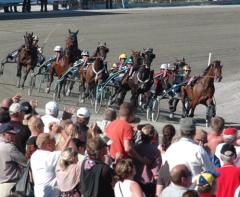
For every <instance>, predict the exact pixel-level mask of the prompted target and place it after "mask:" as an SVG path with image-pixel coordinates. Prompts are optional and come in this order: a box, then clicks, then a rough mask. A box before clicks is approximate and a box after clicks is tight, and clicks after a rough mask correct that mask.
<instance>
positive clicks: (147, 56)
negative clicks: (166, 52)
mask: <svg viewBox="0 0 240 197" xmlns="http://www.w3.org/2000/svg"><path fill="white" fill-rule="evenodd" d="M142 57H143V63H144V64H146V65H148V66H150V65H151V63H152V61H153V59H154V58H155V57H156V55H155V54H154V53H153V49H152V48H148V49H146V50H145V49H143V52H142Z"/></svg>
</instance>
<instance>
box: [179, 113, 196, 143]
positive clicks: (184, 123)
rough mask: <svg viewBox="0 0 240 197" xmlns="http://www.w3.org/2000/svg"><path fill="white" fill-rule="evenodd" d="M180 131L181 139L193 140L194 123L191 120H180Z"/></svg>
mask: <svg viewBox="0 0 240 197" xmlns="http://www.w3.org/2000/svg"><path fill="white" fill-rule="evenodd" d="M180 131H181V136H182V137H187V138H193V136H194V135H195V133H196V121H195V120H194V119H193V118H189V117H187V118H182V119H181V120H180Z"/></svg>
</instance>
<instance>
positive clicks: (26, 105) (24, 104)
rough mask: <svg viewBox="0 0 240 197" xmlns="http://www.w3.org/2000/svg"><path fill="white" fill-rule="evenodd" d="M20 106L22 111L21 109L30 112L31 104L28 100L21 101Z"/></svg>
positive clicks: (26, 112)
mask: <svg viewBox="0 0 240 197" xmlns="http://www.w3.org/2000/svg"><path fill="white" fill-rule="evenodd" d="M21 106H22V111H23V112H24V113H25V114H30V113H32V106H31V105H30V103H29V102H27V101H25V102H22V103H21Z"/></svg>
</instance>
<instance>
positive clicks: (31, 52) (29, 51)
mask: <svg viewBox="0 0 240 197" xmlns="http://www.w3.org/2000/svg"><path fill="white" fill-rule="evenodd" d="M33 39H34V38H33V33H27V32H26V34H25V35H24V41H25V45H24V46H23V47H21V48H20V49H19V51H18V58H17V77H18V83H17V87H18V88H19V87H21V88H24V83H25V81H26V79H27V76H28V74H29V72H30V71H32V72H33V70H34V68H35V66H36V65H37V48H36V47H35V46H33ZM23 67H24V68H25V75H24V77H23V80H22V84H21V77H22V68H23Z"/></svg>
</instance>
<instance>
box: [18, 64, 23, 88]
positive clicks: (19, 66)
mask: <svg viewBox="0 0 240 197" xmlns="http://www.w3.org/2000/svg"><path fill="white" fill-rule="evenodd" d="M17 77H18V82H17V87H18V88H20V84H21V77H22V65H21V64H18V65H17Z"/></svg>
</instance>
